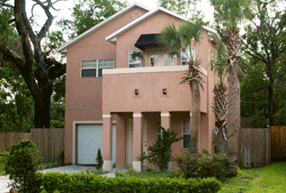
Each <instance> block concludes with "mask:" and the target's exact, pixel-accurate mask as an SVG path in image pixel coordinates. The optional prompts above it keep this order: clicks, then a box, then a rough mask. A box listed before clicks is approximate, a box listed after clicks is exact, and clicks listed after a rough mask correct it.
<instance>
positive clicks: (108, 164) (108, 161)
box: [102, 114, 112, 171]
mask: <svg viewBox="0 0 286 193" xmlns="http://www.w3.org/2000/svg"><path fill="white" fill-rule="evenodd" d="M102 119H103V125H102V127H103V131H102V157H103V167H102V169H103V170H104V171H111V170H112V115H111V114H103V115H102Z"/></svg>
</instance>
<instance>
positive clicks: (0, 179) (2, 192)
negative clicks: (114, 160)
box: [0, 165, 115, 193]
mask: <svg viewBox="0 0 286 193" xmlns="http://www.w3.org/2000/svg"><path fill="white" fill-rule="evenodd" d="M93 169H95V167H94V166H79V165H69V166H62V167H56V168H50V169H44V170H42V171H39V172H42V173H47V172H61V173H78V172H81V171H86V170H89V171H91V170H93ZM102 176H106V177H107V178H114V177H115V174H114V173H113V172H110V173H107V174H103V175H102ZM9 183H10V180H9V176H0V193H6V192H9V188H7V186H8V184H9Z"/></svg>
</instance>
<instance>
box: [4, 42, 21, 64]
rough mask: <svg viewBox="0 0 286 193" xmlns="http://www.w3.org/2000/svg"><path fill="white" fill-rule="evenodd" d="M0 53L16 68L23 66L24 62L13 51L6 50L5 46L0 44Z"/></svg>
mask: <svg viewBox="0 0 286 193" xmlns="http://www.w3.org/2000/svg"><path fill="white" fill-rule="evenodd" d="M0 51H1V52H2V53H3V54H4V55H5V57H7V58H9V59H10V60H11V61H12V62H13V63H14V64H15V65H16V66H18V67H19V68H23V67H24V66H25V62H24V60H23V59H22V58H21V57H20V56H19V55H18V54H17V53H16V52H14V51H13V50H11V49H10V48H8V47H7V46H6V45H5V44H3V43H0Z"/></svg>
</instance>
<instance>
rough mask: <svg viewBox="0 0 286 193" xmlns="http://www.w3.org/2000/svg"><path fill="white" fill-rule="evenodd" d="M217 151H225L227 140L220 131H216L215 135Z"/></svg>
mask: <svg viewBox="0 0 286 193" xmlns="http://www.w3.org/2000/svg"><path fill="white" fill-rule="evenodd" d="M216 147H217V149H216V150H217V152H218V153H225V154H226V153H227V152H226V147H227V141H226V140H225V139H224V136H223V133H222V131H220V132H218V136H217V146H216Z"/></svg>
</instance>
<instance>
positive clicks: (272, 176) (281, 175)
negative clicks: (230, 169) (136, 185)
mask: <svg viewBox="0 0 286 193" xmlns="http://www.w3.org/2000/svg"><path fill="white" fill-rule="evenodd" d="M132 176H136V177H139V178H143V177H147V178H148V177H159V176H160V177H174V173H168V172H166V173H164V172H163V173H161V172H141V173H135V174H132ZM224 192H226V193H239V192H249V193H252V192H253V193H260V192H261V193H274V192H275V193H285V192H286V162H274V163H272V164H271V165H268V166H265V167H263V168H254V169H246V168H241V169H239V170H238V176H237V177H234V178H230V179H228V180H226V181H224V182H222V187H221V190H220V191H219V193H224Z"/></svg>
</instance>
